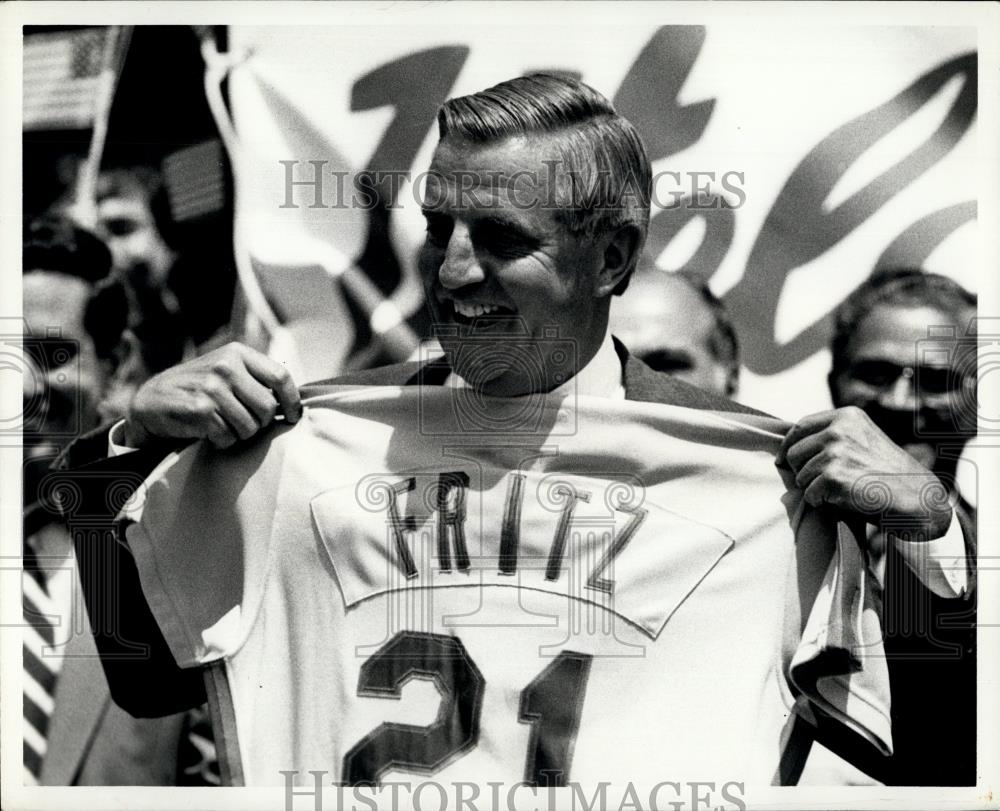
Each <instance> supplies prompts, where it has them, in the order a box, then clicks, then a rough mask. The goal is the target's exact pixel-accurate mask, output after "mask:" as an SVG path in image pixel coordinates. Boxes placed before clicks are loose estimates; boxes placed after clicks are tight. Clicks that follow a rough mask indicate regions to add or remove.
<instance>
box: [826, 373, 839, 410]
mask: <svg viewBox="0 0 1000 811" xmlns="http://www.w3.org/2000/svg"><path fill="white" fill-rule="evenodd" d="M839 378H840V372H838V371H837V370H836V369H831V370H830V373H829V374H828V375H827V376H826V385H827V387H828V388H829V389H830V400H831V401H832V402H833V406H834V408H838V407H839V403H840V380H839Z"/></svg>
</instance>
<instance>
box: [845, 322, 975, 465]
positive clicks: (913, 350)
mask: <svg viewBox="0 0 1000 811" xmlns="http://www.w3.org/2000/svg"><path fill="white" fill-rule="evenodd" d="M931 326H943V327H954V328H955V329H956V334H957V335H962V334H963V331H964V329H965V326H966V325H965V324H959V323H957V322H956V321H955V319H954V317H953V316H950V315H948V314H947V313H943V312H941V311H939V310H937V309H936V308H933V307H893V306H891V305H879V306H876V307H874V308H873V309H872V310H871V312H869V313H868V315H866V316H865V317H864V319H862V321H861V322H860V324H858V328H857V331H856V332H855V334H854V335H853V336H852V338H851V340H850V342H849V344H848V347H847V358H846V363H845V369H844V371H842V372H841V373H840V374H838V375H835V376H831V379H830V390H831V394H832V395H833V401H834V405H835V406H837V407H840V406H846V405H854V406H858V407H859V408H861V409H863V410H864V411H865V412H866V413H868V415H869V416H870V417H871V418H872V420H873V421H874V422H875V424H876V425H878V426H879V428H881V429H882V430H883V431H885V432H886V433H887V434H888V435H889V437H890V438H891V439H892V440H893V441H895V442H896V443H897V444H898V445H900V446H901V447H903V448H904V449H905V450H906V451H907V452H908V453H909V454H910V455H911V456H913V457H914V458H915V459H916V460H917V461H918V462H920V463H921V464H923V465H924V466H925V467H928V468H931V469H935V468H936V467H937V466H938V462H939V460H938V458H937V445H938V443H939V442H942V441H948V439H949V437H942V436H940V434H942V433H945V434H946V433H949V431H950V432H951V434H952V437H951V441H952V442H954V440H955V439H961V440H964V439H966V438H967V436H965V435H962V434H960V433H958V432H956V430H955V428H954V426H953V423H952V422H951V420H952V417H953V415H955V414H959V413H961V412H962V409H967V408H968V404H969V401H968V398H969V396H970V382H971V384H972V385H974V381H969V379H968V378H965V377H963V376H962V375H961V374H960V373H959V372H958V371H957V365H958V364H961V362H962V360H963V355H962V354H961V353H960V352H959V351H957V349H958V348H959V347H957V345H956V343H955V341H948V340H942V341H930V340H928V327H931ZM966 359H967V358H966ZM928 434H937V435H938V436H937V437H931V436H928Z"/></svg>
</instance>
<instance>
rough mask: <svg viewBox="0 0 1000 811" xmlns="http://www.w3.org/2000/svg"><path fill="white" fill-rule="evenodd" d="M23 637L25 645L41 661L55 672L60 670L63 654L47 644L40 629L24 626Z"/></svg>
mask: <svg viewBox="0 0 1000 811" xmlns="http://www.w3.org/2000/svg"><path fill="white" fill-rule="evenodd" d="M22 639H23V640H24V647H26V648H28V649H29V650H30V651H31V652H32V653H33V654H34V655H35V658H36V659H37V660H38V661H39V662H41V663H42V664H43V665H45V667H47V668H48V669H49V670H51V671H52V672H53V673H58V672H59V669H60V667H62V656H61V655H60V651H59V649H58V648H55V647H53V646H52V645H49V644H47V643H46V642H45V640H44V639H42V637H41V636H40V635H39V633H38V631H36V630H35V629H34V628H32V627H31V626H30V625H27V626H24V634H23V635H22Z"/></svg>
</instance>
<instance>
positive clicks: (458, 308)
mask: <svg viewBox="0 0 1000 811" xmlns="http://www.w3.org/2000/svg"><path fill="white" fill-rule="evenodd" d="M499 309H500V308H499V307H498V306H497V305H496V304H466V303H464V302H461V301H456V302H455V312H456V313H458V314H459V315H464V316H465V317H466V318H477V317H478V316H481V315H489V314H490V313H495V312H496V311H497V310H499Z"/></svg>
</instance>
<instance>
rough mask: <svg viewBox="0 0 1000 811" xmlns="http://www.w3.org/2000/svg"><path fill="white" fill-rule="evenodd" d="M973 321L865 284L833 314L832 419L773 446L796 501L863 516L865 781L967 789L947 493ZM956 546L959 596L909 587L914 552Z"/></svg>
mask: <svg viewBox="0 0 1000 811" xmlns="http://www.w3.org/2000/svg"><path fill="white" fill-rule="evenodd" d="M975 314H976V298H975V296H973V295H972V294H970V293H969V292H968V291H966V290H965V289H963V288H962V287H961V286H960V285H958V284H957V283H955V282H954V281H952V280H951V279H948V278H946V277H944V276H939V275H937V274H932V273H924V272H922V271H920V270H913V269H900V270H887V271H880V272H878V273H875V274H873V275H872V276H871V277H870V278H869V279H868V280H867V281H866V282H864V284H862V285H861V286H860V287H859V288H858V289H857V290H856V291H855V292H854V293H853V294H852V295H851V296H849V297H848V298H847V299H846V300H845V301H844V303H843V304H841V306H840V307H839V308H838V309H837V311H836V313H835V327H834V337H833V342H832V346H831V349H832V356H833V357H832V360H833V368H832V370H831V372H830V375H829V378H828V381H829V385H830V392H831V396H832V399H833V404H834V406H836V407H837V408H836V410H834V411H827V412H822V413H819V414H815V415H812V416H809V417H806V418H805V419H803V420H801V421H800V422H799V423H798V425H797V426H796V427H795V428H794V429H793V430H792V431H791V432H790V433H789V434H788V437H787V438H786V440H785V446H784V449H783V450H784V453H785V455H786V457H787V459H788V461H789V463H790V464H791V466H792V468H793V469H794V470H795V471H796V473H797V476H798V483H799V484H800V486H805V487H806V488H807V489H806V498H807V499H812V500H815V501H816V502H819V501H826V502H828V503H834V504H838V505H839V506H842V507H844V508H846V509H852V510H856V511H860V512H863V513H867V514H868V516H869V521H870V522H871V525H872V528H871V544H870V549H871V562H872V565H873V566H874V567H875V569H876V571H877V572H878V573H879V574H880V580H881V581H882V583H883V587H884V616H883V625H884V628H885V637H886V639H885V649H886V656H887V659H888V665H889V675H890V682H891V689H892V722H893V738H894V741H895V747H896V748H895V754H894V756H893V757H892V758H891V761H890V762H889V763H888V764H887V765H888V770H887V771H885V772H883V773H882V774H880V775H879V778H880V779H882V780H884V781H885V782H888V783H893V784H897V785H972V784H974V783H975V779H976V660H975V600H974V593H975V592H974V589H973V588H972V584H973V583H974V570H975V554H976V520H975V509H974V508H973V507H972V506H971V505H970V504H969V503H968V502H967V501H966V500H965V499H964V498H963V497H962V495H961V494H960V493H959V491H958V489H957V487H956V484H955V477H956V469H957V466H958V463H959V459H960V456H961V453H962V450H963V448H964V447H965V444H966V443H967V442H968V440H969V439H970V438H971V437H972V436H974V435H975V432H976V409H975V384H976V374H975V372H976V338H975V334H974V328H975ZM887 471H892V473H891V474H889V473H887ZM949 508H953V513H951V516H952V517H950V520H948V519H949V512H950V509H949ZM917 515H923V516H925V518H924V520H919V521H915V520H914V516H917ZM946 524H947V525H946ZM959 533H961V535H962V538H963V544H962V545H958V544H957V541H956V537H957V535H958V534H959ZM903 538H906V539H908V540H911V541H913V540H918V541H924V542H923V543H917V544H912V543H911V544H909V545H904V544H902V543H900V541H901V540H902V539H903ZM963 547H964V553H965V559H964V561H963V560H956V563H955V566H954V567H952V568H954V569H959V568H961V567H962V566H963V565H964V566H965V567H967V569H968V571H967V575H968V578H969V581H968V582H969V584H970V587H969V589H968V590H967V592H966V595H967V596H966V597H965V598H959V599H954V598H950V595H947V594H946V592H944V591H943V590H935V589H933V588H927V587H926V586H925V585H924V584H922V583H921V582H920V581H919V580H918V579H917V578H916V577H915V575H914V571H913V566H914V563H915V561H913V560H911V559H910V558H912V554H913V551H914V550H915V549H919V550H922V551H923V553H924V554H926V555H928V556H934V557H940V556H942V555H944V556H947V555H952V554H954V552H955V550H956V548H957V549H958V550H959V552H961V551H963Z"/></svg>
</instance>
